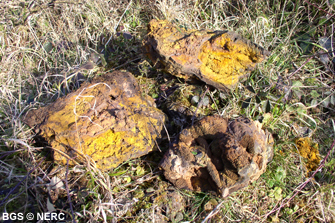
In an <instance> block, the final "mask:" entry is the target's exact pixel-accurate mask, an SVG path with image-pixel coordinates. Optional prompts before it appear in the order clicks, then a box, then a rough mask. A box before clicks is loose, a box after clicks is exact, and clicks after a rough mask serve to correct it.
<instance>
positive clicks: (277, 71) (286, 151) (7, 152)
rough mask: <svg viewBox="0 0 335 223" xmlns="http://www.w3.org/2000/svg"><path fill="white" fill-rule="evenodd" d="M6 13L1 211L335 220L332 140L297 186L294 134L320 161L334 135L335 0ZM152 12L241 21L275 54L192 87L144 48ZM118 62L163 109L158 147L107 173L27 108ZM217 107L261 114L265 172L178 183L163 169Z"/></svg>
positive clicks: (61, 4) (95, 217)
mask: <svg viewBox="0 0 335 223" xmlns="http://www.w3.org/2000/svg"><path fill="white" fill-rule="evenodd" d="M0 11H1V15H3V16H2V17H1V18H0V31H1V32H0V60H1V64H0V75H1V76H0V91H1V93H0V137H1V139H0V157H1V158H0V171H1V177H0V208H1V210H0V212H7V213H28V212H32V213H34V214H36V213H42V212H47V211H53V210H55V209H56V210H57V211H58V212H63V213H66V218H67V219H68V220H69V221H73V222H97V221H99V222H104V221H106V222H152V221H153V220H155V221H156V222H163V221H172V222H180V221H184V222H185V221H186V222H187V221H189V222H201V221H203V220H205V221H211V222H218V221H222V222H236V221H239V222H249V221H252V222H267V221H269V222H334V221H335V211H334V210H335V203H334V202H335V197H334V182H335V176H334V171H335V155H334V150H333V151H331V152H330V153H329V156H327V160H326V162H325V166H324V167H323V168H322V170H320V171H318V172H317V173H316V174H315V176H314V177H313V178H312V179H310V180H309V182H308V183H307V184H305V186H304V187H303V188H302V189H301V188H298V186H300V185H301V184H302V183H304V182H305V181H306V180H308V179H309V178H308V177H309V176H310V175H311V174H313V170H312V171H311V170H307V168H306V165H305V163H306V161H307V160H308V159H305V158H303V157H302V156H301V155H300V154H299V153H298V147H297V146H296V144H295V142H296V139H297V138H298V137H299V138H300V137H306V136H309V137H311V139H312V142H313V146H312V147H313V148H316V147H315V146H314V145H315V144H314V143H318V148H319V152H320V156H321V157H320V158H321V159H324V158H325V157H326V155H327V154H328V151H329V150H330V148H331V144H332V142H333V140H334V138H335V137H334V131H335V125H334V123H333V119H334V114H335V113H334V111H335V110H334V109H335V91H334V86H335V84H334V62H335V61H334V52H333V50H334V47H332V43H334V37H333V33H334V19H335V18H334V17H335V6H334V1H332V0H322V1H314V0H309V1H308V0H301V1H300V0H287V1H281V0H271V1H258V0H256V1H246V0H240V1H193V0H188V1H164V0H158V1H151V0H139V1H122V2H120V1H105V0H95V1H93V0H87V1H58V0H56V1H46V0H37V1H18V0H14V1H1V2H0ZM153 18H155V19H167V20H169V21H170V22H173V23H175V24H177V25H178V26H179V27H182V28H185V29H212V30H228V31H234V32H236V33H238V34H239V35H241V36H243V37H245V38H247V39H250V40H251V41H253V42H255V43H257V44H259V45H260V46H262V47H264V48H265V49H266V50H268V51H270V52H271V55H270V56H269V58H268V59H267V60H265V61H263V62H262V63H261V64H259V65H257V67H256V69H255V70H254V71H253V72H252V73H251V74H250V75H249V76H248V77H247V78H246V79H245V80H243V81H241V82H240V83H238V84H237V86H236V88H235V89H233V90H230V91H228V92H221V91H219V90H217V89H215V88H212V87H210V86H207V85H205V84H204V83H202V82H196V83H192V84H191V83H188V82H185V81H184V80H183V79H180V78H177V77H174V76H171V75H170V74H168V73H166V72H164V70H163V69H162V67H161V66H160V65H159V64H152V63H151V61H150V60H149V59H148V58H146V57H145V56H144V54H142V48H141V44H142V40H143V38H144V37H145V35H146V33H147V25H148V23H149V21H150V20H151V19H153ZM327 51H328V53H327ZM113 70H126V71H129V72H131V73H133V74H134V75H135V77H136V78H137V81H138V83H139V85H140V87H141V89H142V90H143V94H145V95H149V96H151V97H153V98H154V99H155V102H156V105H157V107H158V108H159V109H161V110H162V111H164V112H165V113H166V114H167V116H168V118H169V121H168V122H167V123H166V126H165V128H166V131H167V133H168V134H166V136H165V137H164V139H163V141H162V142H161V143H160V144H159V149H158V150H157V152H154V153H150V154H149V155H146V156H144V157H142V158H139V159H135V160H129V161H127V162H125V163H123V164H122V165H120V166H119V167H117V168H115V169H113V170H111V171H108V172H103V171H100V170H99V169H97V168H96V167H95V166H94V164H92V163H89V162H87V163H81V164H78V165H76V166H70V165H61V164H60V163H57V162H54V161H53V159H52V156H51V153H52V148H50V146H49V145H48V144H46V143H44V142H43V141H42V140H40V139H38V138H36V137H34V136H35V134H34V132H32V131H31V129H29V128H28V126H26V125H24V124H23V123H22V122H21V120H22V118H23V116H24V115H25V113H26V111H27V110H29V109H30V108H36V107H40V106H45V105H47V104H48V103H51V102H53V101H55V100H56V99H57V98H59V97H63V96H65V95H67V94H68V93H69V92H72V91H73V90H75V89H77V88H78V87H79V85H80V83H82V81H85V80H90V79H92V78H93V77H95V76H99V75H103V74H105V73H107V72H110V71H113ZM199 103H200V105H199ZM198 105H199V106H198ZM212 114H218V115H221V116H222V117H224V118H229V119H235V118H237V117H238V116H245V117H248V118H250V119H253V120H259V121H260V122H261V123H262V125H263V127H264V128H266V129H267V130H268V131H269V132H271V133H272V135H273V138H274V141H275V144H274V158H273V161H272V162H270V163H269V165H268V167H267V171H266V172H265V173H264V174H263V175H262V176H261V177H260V178H259V179H258V180H257V181H255V182H253V183H252V184H251V185H249V186H248V187H246V188H244V189H242V190H239V191H237V192H235V193H233V194H232V195H231V196H229V197H227V198H224V199H221V198H218V197H216V196H214V195H212V194H210V193H195V192H190V191H187V190H178V189H176V188H175V187H173V186H172V184H170V183H169V182H168V181H166V179H165V178H164V176H163V174H162V172H161V170H160V169H159V168H158V163H159V161H160V160H161V158H162V157H163V154H164V152H165V151H166V150H167V149H168V147H169V143H170V142H172V141H173V140H175V139H176V137H177V135H178V134H179V133H180V131H181V130H182V129H184V128H186V127H187V126H189V125H190V124H191V123H192V119H194V121H197V120H198V119H201V118H202V117H204V116H205V115H212ZM193 117H194V118H193ZM300 144H301V143H300ZM310 151H312V150H310ZM313 165H314V166H315V164H313ZM59 181H60V183H58V184H57V182H59ZM297 188H298V189H299V190H298V189H297ZM296 191H298V193H296ZM295 194H296V196H294V197H292V196H293V195H295ZM291 198H292V199H291ZM175 204H178V205H175ZM284 204H285V205H284ZM278 207H280V208H278ZM276 208H277V209H276ZM212 211H214V212H212ZM23 221H26V219H24V220H23Z"/></svg>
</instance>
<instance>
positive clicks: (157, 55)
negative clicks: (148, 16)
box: [143, 19, 269, 90]
mask: <svg viewBox="0 0 335 223" xmlns="http://www.w3.org/2000/svg"><path fill="white" fill-rule="evenodd" d="M143 44H144V47H145V51H146V53H147V55H148V56H149V58H150V59H151V60H152V61H153V63H156V62H157V61H160V62H161V63H163V65H164V66H165V69H166V70H167V72H169V73H171V74H173V75H175V76H178V77H182V78H184V79H186V80H188V79H191V78H195V77H197V78H199V79H200V80H202V81H204V82H206V83H207V84H210V85H212V86H214V87H217V88H219V89H221V90H226V88H234V86H235V85H236V84H237V83H238V81H239V79H241V78H243V77H245V76H246V75H247V74H248V71H251V70H253V69H254V67H255V65H256V64H257V63H259V62H261V61H262V60H264V59H265V57H266V55H268V54H269V52H267V51H265V50H264V49H263V48H261V47H260V46H258V45H256V44H254V43H252V42H250V41H249V40H246V39H243V38H241V37H240V36H239V35H237V34H236V33H234V32H229V31H212V30H189V31H186V30H185V29H183V28H180V27H178V26H176V25H174V24H172V23H170V22H168V21H166V20H155V19H153V20H151V21H150V23H149V33H148V35H147V37H146V38H145V40H144V42H143Z"/></svg>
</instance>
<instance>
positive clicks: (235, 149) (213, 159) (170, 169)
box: [160, 116, 274, 197]
mask: <svg viewBox="0 0 335 223" xmlns="http://www.w3.org/2000/svg"><path fill="white" fill-rule="evenodd" d="M273 143H274V141H273V138H272V136H271V134H270V133H268V132H267V131H264V130H262V129H261V124H260V123H259V122H254V121H252V120H249V119H246V118H239V119H236V120H233V121H231V122H229V123H228V121H227V120H225V119H223V118H221V117H219V116H208V117H205V118H203V119H201V120H200V121H199V122H197V123H196V124H194V125H193V126H191V127H189V128H187V129H184V130H183V131H182V132H181V134H180V136H179V142H178V144H174V145H173V146H172V147H171V148H170V149H169V150H168V151H167V152H166V154H165V155H164V157H163V159H162V161H161V163H160V166H161V168H162V169H163V170H164V176H165V177H166V178H167V179H168V180H169V181H170V182H171V183H173V184H174V185H175V186H176V187H178V188H181V189H189V190H194V191H198V192H200V191H209V192H214V193H217V194H218V195H220V196H222V197H226V196H228V195H229V194H231V193H232V192H234V191H236V190H239V189H241V188H243V187H245V186H247V185H248V184H249V183H250V182H253V181H255V180H257V179H258V178H259V176H260V175H261V174H262V173H264V172H265V169H266V165H267V163H268V162H269V161H271V160H272V157H273Z"/></svg>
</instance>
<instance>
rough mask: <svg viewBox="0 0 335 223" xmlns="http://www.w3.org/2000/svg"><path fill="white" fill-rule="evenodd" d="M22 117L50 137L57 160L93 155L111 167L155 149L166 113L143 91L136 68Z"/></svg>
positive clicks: (103, 166) (86, 85)
mask: <svg viewBox="0 0 335 223" xmlns="http://www.w3.org/2000/svg"><path fill="white" fill-rule="evenodd" d="M23 121H24V122H25V123H26V124H27V125H29V126H30V127H34V129H35V131H36V132H38V133H39V134H41V135H42V136H43V137H45V139H47V140H48V142H49V143H50V145H51V146H52V148H53V149H54V151H55V154H54V158H55V160H57V161H60V162H62V163H66V160H67V159H70V161H71V160H72V159H74V160H76V161H77V162H80V161H82V160H85V159H87V158H89V157H90V158H92V159H93V160H94V161H95V162H96V165H97V167H98V168H100V169H110V168H114V167H116V166H118V165H119V164H120V163H122V162H124V161H126V160H128V159H131V158H137V157H140V156H142V155H145V154H147V153H149V152H150V151H152V150H153V148H154V147H155V145H156V143H157V142H156V140H158V138H160V137H161V131H162V128H163V124H164V122H165V114H164V113H163V112H162V111H160V110H158V109H157V108H156V107H155V103H154V101H153V99H152V98H150V97H146V98H145V97H144V96H142V95H141V91H140V88H139V86H138V84H137V81H136V79H135V77H134V76H133V75H132V74H131V73H129V72H121V71H115V72H113V73H108V74H105V75H103V76H100V77H98V78H96V79H94V80H93V81H92V82H91V83H84V84H83V85H82V86H81V87H80V88H79V89H78V90H77V91H75V92H72V93H71V94H69V95H67V96H66V97H64V98H59V99H58V100H57V101H56V102H54V103H52V104H50V105H47V106H45V107H41V108H39V109H36V110H30V111H29V112H28V113H27V114H26V116H25V117H24V120H23ZM70 163H73V162H72V161H71V162H70Z"/></svg>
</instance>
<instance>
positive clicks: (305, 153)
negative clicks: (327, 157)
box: [295, 137, 321, 172]
mask: <svg viewBox="0 0 335 223" xmlns="http://www.w3.org/2000/svg"><path fill="white" fill-rule="evenodd" d="M295 144H296V146H297V148H298V150H299V153H300V155H301V156H302V157H304V158H305V159H306V160H307V163H306V168H307V170H308V172H309V171H315V170H316V169H317V168H318V166H319V164H320V161H321V159H320V154H319V146H318V144H317V143H314V142H312V140H311V139H310V138H309V137H305V138H297V139H295Z"/></svg>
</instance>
